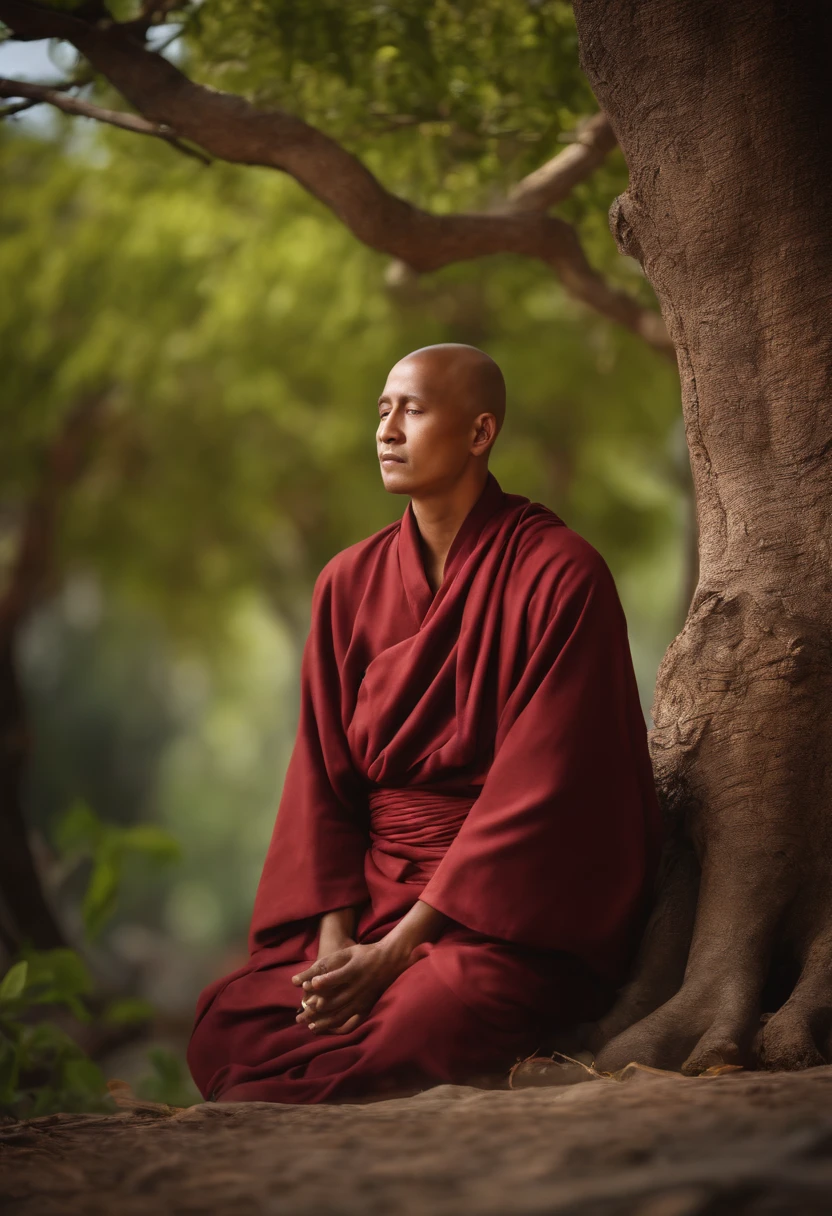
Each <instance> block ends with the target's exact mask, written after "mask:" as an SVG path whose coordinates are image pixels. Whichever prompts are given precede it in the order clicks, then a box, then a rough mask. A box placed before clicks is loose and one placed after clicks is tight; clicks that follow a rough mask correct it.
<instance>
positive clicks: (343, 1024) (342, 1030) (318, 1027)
mask: <svg viewBox="0 0 832 1216" xmlns="http://www.w3.org/2000/svg"><path fill="white" fill-rule="evenodd" d="M361 1016H362V1015H361V1014H360V1013H354V1014H351V1015H350V1016H349V1017H348V1018H346V1019H344V1018H343V1017H323V1018H316V1019H315V1021H314V1022H310V1023H309V1029H310V1030H311V1031H313V1033H315V1034H347V1033H349V1031H350V1030H354V1029H355V1027H356V1026H357V1025H358V1023H359V1022H360V1021H361Z"/></svg>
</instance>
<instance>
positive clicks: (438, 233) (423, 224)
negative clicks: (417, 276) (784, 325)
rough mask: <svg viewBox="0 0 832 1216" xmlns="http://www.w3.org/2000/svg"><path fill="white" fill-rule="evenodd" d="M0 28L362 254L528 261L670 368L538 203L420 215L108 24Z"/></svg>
mask: <svg viewBox="0 0 832 1216" xmlns="http://www.w3.org/2000/svg"><path fill="white" fill-rule="evenodd" d="M0 20H2V21H3V22H4V23H5V24H6V25H8V26H9V28H10V29H12V30H13V31H14V32H15V33H20V34H21V35H23V36H24V37H29V36H33V35H35V34H36V33H38V32H40V36H41V37H44V38H46V37H52V38H63V39H65V40H66V41H68V42H71V43H72V44H73V46H75V47H76V48H77V50H79V51H80V52H81V54H82V55H85V56H86V58H87V59H88V60H89V61H90V63H91V64H92V65H93V67H94V68H96V70H97V71H99V72H100V73H101V74H102V75H103V76H105V77H106V78H107V79H108V80H109V81H110V83H111V84H112V85H113V86H114V87H115V88H116V89H118V90H119V92H120V93H121V94H122V96H123V97H124V98H125V99H126V100H127V101H128V102H129V103H130V105H132V106H133V107H134V108H135V109H136V110H138V112H139V113H140V114H141V115H143V116H144V118H145V119H146V120H147V121H148V122H149V123H150V124H152V125H153V126H154V127H159V126H161V127H163V128H165V129H166V130H169V131H172V132H175V133H176V135H177V136H178V137H180V138H185V139H188V140H190V141H191V142H192V143H195V144H197V145H199V147H201V148H204V149H205V150H206V151H207V152H209V153H211V154H212V155H213V156H216V157H218V158H220V159H222V160H227V161H231V162H233V163H237V164H248V165H262V166H266V167H270V168H273V169H279V170H282V171H283V172H285V173H289V174H290V175H291V176H292V177H294V178H295V179H296V181H298V182H299V183H300V184H301V185H302V186H303V187H304V188H305V189H306V190H308V191H309V193H310V194H312V195H314V197H315V198H317V199H319V200H320V201H321V202H322V203H324V204H325V206H327V207H329V209H330V210H331V211H332V212H333V213H334V214H335V215H336V216H337V217H338V218H339V219H340V220H341V221H342V222H343V223H344V224H345V225H346V227H347V228H349V230H350V231H351V232H352V234H353V235H354V236H355V237H356V238H357V239H358V240H360V241H361V242H363V244H365V245H367V246H369V247H370V248H371V249H376V250H378V251H379V252H380V253H386V254H388V255H390V256H391V257H394V258H398V259H399V260H401V261H403V262H405V263H406V264H407V265H408V266H410V267H411V268H412V269H413V270H416V271H418V272H419V273H422V274H424V273H428V272H430V271H433V270H438V269H440V268H441V267H443V266H447V265H450V264H451V263H452V262H461V261H468V260H470V259H472V258H479V257H484V256H487V255H489V254H496V253H515V254H520V255H522V256H525V257H531V258H536V259H538V260H539V261H541V262H544V263H545V264H546V265H547V266H549V267H550V268H551V269H552V270H554V271H555V272H556V273H557V274H558V275H559V276H560V278H561V280H562V282H563V285H564V287H565V288H566V290H567V291H568V292H569V293H570V294H571V295H572V296H574V297H575V298H576V299H578V300H580V301H582V302H583V303H584V304H587V305H589V307H591V308H593V309H594V310H595V311H596V312H598V313H600V314H601V315H602V316H605V317H607V318H609V319H610V320H613V321H616V322H618V324H620V325H624V326H625V327H626V328H627V329H630V330H632V331H633V332H634V333H636V334H638V335H639V336H640V337H642V338H643V339H644V340H645V341H646V342H648V343H649V344H650V345H651V346H653V347H654V348H655V349H657V350H658V351H660V352H661V353H662V354H665V355H668V356H670V357H674V355H673V346H672V344H671V342H670V339H669V337H668V334H667V331H666V329H665V326H664V322H663V321H662V319H661V317H660V316H659V314H658V313H656V312H653V311H652V310H651V309H648V308H644V307H643V306H642V305H641V304H639V303H638V301H636V300H634V299H633V298H632V297H631V296H629V295H627V294H626V293H624V292H621V291H617V290H616V289H614V288H612V287H611V286H610V285H609V284H608V283H606V281H605V280H604V279H603V278H602V277H601V275H599V274H598V273H597V272H596V271H595V270H593V268H592V267H591V266H590V264H589V262H588V260H587V258H586V255H585V253H584V251H583V249H582V247H581V244H580V241H579V240H578V236H577V233H576V232H575V230H574V229H573V228H572V226H571V225H570V224H568V223H566V221H565V220H562V219H559V218H557V217H555V216H549V215H546V214H544V213H542V211H541V210H540V206H539V204H536V205H535V209H534V210H530V209H526V208H523V209H517V210H511V211H508V212H505V213H491V214H480V213H470V214H457V215H434V214H431V213H430V212H427V211H423V210H421V209H420V208H418V207H414V206H413V205H412V204H410V203H408V202H406V201H405V200H404V199H402V198H399V197H398V196H396V195H394V194H391V193H390V192H389V191H387V190H385V189H384V187H383V186H382V185H381V184H380V182H378V181H377V180H376V178H375V177H374V176H373V175H372V173H370V171H369V170H368V169H367V167H366V166H365V165H363V164H362V163H361V161H359V160H358V159H357V158H356V157H355V156H353V155H352V154H351V153H349V152H347V150H346V149H345V148H343V147H341V145H340V144H338V143H336V142H335V141H334V140H332V139H330V138H329V137H328V136H327V135H324V133H323V132H322V131H319V130H317V129H316V128H315V127H312V126H310V125H309V124H308V123H305V122H303V120H302V119H300V118H297V117H295V116H294V115H291V114H287V113H285V112H284V111H282V110H277V109H270V110H261V109H257V108H256V107H255V106H253V105H251V104H250V103H249V102H247V101H245V100H244V99H243V98H242V97H238V96H235V95H233V94H229V93H222V92H219V91H217V90H215V89H210V88H208V87H206V86H205V85H200V84H197V83H195V82H194V81H192V80H190V79H188V77H187V76H185V75H183V73H182V72H180V71H179V69H178V68H177V67H175V66H174V65H173V64H172V63H170V62H169V61H168V60H166V59H164V58H163V57H162V56H160V55H156V54H154V53H153V52H151V51H149V50H147V48H146V47H145V46H144V45H143V44H142V43H141V42H140V41H137V40H136V38H135V36H134V35H132V34H131V33H130V31H129V29H126V28H125V27H120V26H118V25H117V24H115V23H114V22H101V21H100V22H98V23H96V24H91V23H89V22H86V21H83V20H80V19H79V18H78V17H77V16H76V15H75V14H72V13H69V12H66V11H56V10H51V9H50V10H47V9H44V8H41V7H39V6H38V5H35V4H33V3H31V2H30V0H0ZM561 155H563V154H561ZM557 159H558V158H555V160H557ZM550 164H551V162H550ZM544 168H545V167H544ZM551 176H552V174H551V170H550V177H551ZM563 176H564V173H563V170H562V169H560V170H558V171H557V172H556V173H555V174H554V177H555V180H556V181H557V180H558V178H560V179H562V178H563ZM547 190H548V191H550V192H551V186H550V185H547V186H546V187H545V188H544V187H541V186H540V184H539V183H538V185H537V186H535V185H529V186H528V187H527V188H526V195H525V196H526V198H527V199H531V198H533V197H537V198H540V197H542V194H541V191H542V193H544V194H545V193H546V191H547ZM546 205H548V204H546Z"/></svg>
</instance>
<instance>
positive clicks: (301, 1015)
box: [295, 996, 324, 1022]
mask: <svg viewBox="0 0 832 1216" xmlns="http://www.w3.org/2000/svg"><path fill="white" fill-rule="evenodd" d="M303 1001H304V1003H303V1004H302V1005H301V1007H300V1009H298V1010H296V1017H295V1021H296V1022H310V1021H311V1020H312V1019H313V1018H314V1017H315V1015H316V1014H317V1013H318V1012H319V1011H320V1010H321V1008H322V1006H323V1004H324V1001H323V997H319V996H311V997H306V996H305V997H304V998H303Z"/></svg>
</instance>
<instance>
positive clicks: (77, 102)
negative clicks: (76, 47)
mask: <svg viewBox="0 0 832 1216" xmlns="http://www.w3.org/2000/svg"><path fill="white" fill-rule="evenodd" d="M0 97H25V98H27V101H25V102H23V103H21V105H19V106H9V107H8V109H7V110H6V112H5V116H6V117H8V116H9V115H10V114H13V113H16V112H19V111H20V110H24V109H28V108H29V107H30V106H36V105H41V104H43V103H46V104H48V105H50V106H54V107H55V109H57V110H63V112H64V114H76V115H78V116H79V117H81V118H94V119H95V120H96V121H97V122H103V123H107V124H109V125H110V126H112V127H121V128H122V129H123V130H125V131H132V132H133V133H134V134H136V135H153V136H155V137H156V138H157V139H163V140H164V141H165V142H166V143H169V144H172V145H173V146H174V147H175V148H176V149H177V150H178V151H179V152H184V153H185V154H186V155H187V156H195V157H196V158H197V160H201V161H202V162H203V164H208V165H209V164H210V163H211V161H210V158H209V157H207V156H205V155H204V154H203V153H202V152H197V151H194V149H192V148H187V147H185V145H184V144H182V143H180V141H179V139H178V138H177V136H176V134H175V132H173V131H171V130H170V129H169V128H167V127H164V126H162V125H161V124H159V123H152V122H148V120H147V119H146V118H142V117H140V116H139V115H138V114H126V113H125V112H124V111H123V110H106V109H104V108H103V107H102V106H95V105H92V103H91V102H89V101H83V100H82V99H81V98H80V97H73V96H71V95H70V94H68V93H64V92H62V91H61V90H59V89H56V88H55V87H54V86H49V85H45V84H33V83H31V82H29V81H28V80H9V79H8V78H7V77H5V76H0Z"/></svg>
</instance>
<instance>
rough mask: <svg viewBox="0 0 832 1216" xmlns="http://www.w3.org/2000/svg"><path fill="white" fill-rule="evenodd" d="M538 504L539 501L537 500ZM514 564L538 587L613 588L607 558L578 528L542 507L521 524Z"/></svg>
mask: <svg viewBox="0 0 832 1216" xmlns="http://www.w3.org/2000/svg"><path fill="white" fill-rule="evenodd" d="M536 505H537V504H536ZM518 531H519V536H518V543H517V548H516V550H515V558H514V561H515V565H516V568H517V572H518V574H522V575H524V576H528V578H529V580H530V581H532V582H533V583H534V585H535V587H536V588H540V589H546V588H548V589H550V590H552V591H554V590H556V589H559V590H560V591H561V592H563V591H565V590H567V589H569V590H580V589H585V590H586V591H589V590H590V589H592V588H593V587H596V586H599V585H600V586H604V587H610V586H612V587H613V588H614V586H615V584H614V580H613V576H612V573H611V571H610V568H609V566H608V565H607V563H606V560H605V559H604V557H603V556H602V554H601V553H599V552H598V550H597V549H596V548H595V547H594V546H593V545H591V544H590V542H589V541H588V540H586V539H585V537H583V536H581V534H580V533H579V532H575V531H574V530H573V529H572V528H569V527H567V525H566V524H565V523H564V522H563V521H562V520H561V519H560V518H559V517H558V516H557V515H555V514H554V513H553V512H551V511H549V510H547V509H545V508H544V509H543V510H541V511H539V512H537V513H535V514H533V515H530V516H529V517H528V518H527V520H525V521H521V523H520V526H519V529H518Z"/></svg>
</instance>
